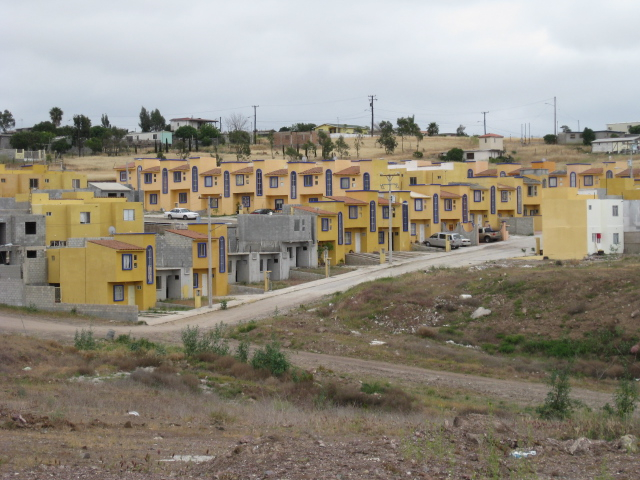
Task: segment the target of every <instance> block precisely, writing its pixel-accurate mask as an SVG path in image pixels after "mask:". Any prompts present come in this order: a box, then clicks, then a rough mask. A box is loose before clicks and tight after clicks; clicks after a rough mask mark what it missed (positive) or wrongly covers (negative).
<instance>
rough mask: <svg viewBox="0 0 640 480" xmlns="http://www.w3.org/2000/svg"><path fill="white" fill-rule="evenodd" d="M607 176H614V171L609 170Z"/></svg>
mask: <svg viewBox="0 0 640 480" xmlns="http://www.w3.org/2000/svg"><path fill="white" fill-rule="evenodd" d="M607 178H613V172H612V171H611V170H607Z"/></svg>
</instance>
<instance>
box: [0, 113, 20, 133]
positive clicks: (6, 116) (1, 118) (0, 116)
mask: <svg viewBox="0 0 640 480" xmlns="http://www.w3.org/2000/svg"><path fill="white" fill-rule="evenodd" d="M15 126H16V121H15V120H14V119H13V114H12V113H11V112H10V111H9V110H5V111H4V112H2V113H0V128H1V129H2V131H3V132H4V133H7V130H9V129H10V128H13V127H15Z"/></svg>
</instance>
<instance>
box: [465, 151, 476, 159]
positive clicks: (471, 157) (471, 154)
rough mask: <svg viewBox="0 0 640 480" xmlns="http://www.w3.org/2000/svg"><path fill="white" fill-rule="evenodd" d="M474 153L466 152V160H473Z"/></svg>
mask: <svg viewBox="0 0 640 480" xmlns="http://www.w3.org/2000/svg"><path fill="white" fill-rule="evenodd" d="M475 156H476V155H475V153H473V152H467V160H473V159H474V158H475Z"/></svg>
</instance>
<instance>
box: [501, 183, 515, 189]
mask: <svg viewBox="0 0 640 480" xmlns="http://www.w3.org/2000/svg"><path fill="white" fill-rule="evenodd" d="M515 189H516V188H515V187H510V186H509V185H502V184H501V183H499V184H498V190H515Z"/></svg>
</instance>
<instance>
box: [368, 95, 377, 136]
mask: <svg viewBox="0 0 640 480" xmlns="http://www.w3.org/2000/svg"><path fill="white" fill-rule="evenodd" d="M375 100H378V99H377V98H376V96H375V95H369V106H370V107H371V136H372V137H373V102H374V101H375Z"/></svg>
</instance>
